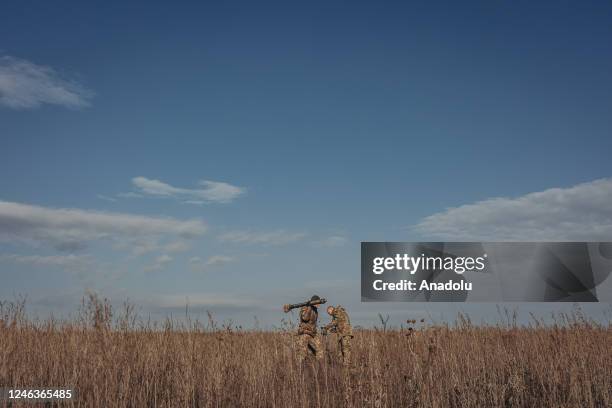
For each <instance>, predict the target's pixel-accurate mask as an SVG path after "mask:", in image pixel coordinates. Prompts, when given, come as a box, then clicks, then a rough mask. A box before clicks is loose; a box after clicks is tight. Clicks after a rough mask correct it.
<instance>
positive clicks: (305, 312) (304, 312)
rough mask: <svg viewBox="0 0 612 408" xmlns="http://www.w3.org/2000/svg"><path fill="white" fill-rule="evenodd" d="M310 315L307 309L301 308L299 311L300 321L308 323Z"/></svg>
mask: <svg viewBox="0 0 612 408" xmlns="http://www.w3.org/2000/svg"><path fill="white" fill-rule="evenodd" d="M310 313H311V311H310V309H309V308H307V307H303V308H302V309H301V310H300V319H301V320H302V321H303V322H309V321H310V318H311V316H310Z"/></svg>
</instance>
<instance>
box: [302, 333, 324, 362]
mask: <svg viewBox="0 0 612 408" xmlns="http://www.w3.org/2000/svg"><path fill="white" fill-rule="evenodd" d="M298 348H299V352H300V359H301V360H305V359H306V358H308V357H309V356H314V357H315V358H316V359H317V360H320V359H321V358H323V349H322V347H321V336H320V335H319V334H318V333H317V334H315V335H314V336H311V335H309V334H299V335H298Z"/></svg>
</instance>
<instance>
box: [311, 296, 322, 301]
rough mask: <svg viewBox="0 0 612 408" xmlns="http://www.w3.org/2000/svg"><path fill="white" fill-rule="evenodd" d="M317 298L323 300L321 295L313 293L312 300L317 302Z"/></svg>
mask: <svg viewBox="0 0 612 408" xmlns="http://www.w3.org/2000/svg"><path fill="white" fill-rule="evenodd" d="M317 300H321V298H320V297H319V295H312V297H311V298H310V301H311V302H315V301H317Z"/></svg>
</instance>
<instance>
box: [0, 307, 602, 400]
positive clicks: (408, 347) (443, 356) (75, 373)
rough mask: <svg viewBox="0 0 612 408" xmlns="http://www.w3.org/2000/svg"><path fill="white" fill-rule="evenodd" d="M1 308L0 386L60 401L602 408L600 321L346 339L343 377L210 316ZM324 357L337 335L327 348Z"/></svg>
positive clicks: (284, 340)
mask: <svg viewBox="0 0 612 408" xmlns="http://www.w3.org/2000/svg"><path fill="white" fill-rule="evenodd" d="M22 306H23V305H19V304H17V305H15V304H6V303H5V304H3V305H2V307H1V313H2V316H0V317H1V318H2V320H3V323H2V325H0V386H4V387H6V386H11V387H42V386H71V387H73V388H74V389H76V391H77V398H76V399H75V400H73V401H72V402H70V403H62V404H61V405H66V406H70V405H74V406H87V407H111V406H131V407H144V406H160V407H167V406H197V407H231V406H248V407H317V406H323V407H328V406H332V407H334V406H359V407H361V406H374V407H417V406H419V407H420V406H425V407H482V406H487V407H500V406H509V407H514V406H516V407H543V406H555V407H579V406H588V407H609V406H612V347H611V345H612V331H611V327H610V324H608V325H601V324H596V323H594V322H590V321H588V320H587V319H585V318H583V317H581V316H580V314H579V313H578V314H575V315H573V316H571V317H569V316H560V317H559V319H558V320H557V323H555V324H552V325H548V326H545V325H542V324H541V323H539V322H538V321H534V323H533V324H531V325H530V326H527V327H517V326H516V325H515V324H514V323H513V322H512V321H510V322H509V323H507V324H505V325H503V326H501V325H500V326H484V327H483V326H475V325H472V324H471V323H470V322H469V320H468V319H467V318H465V317H461V318H460V319H459V320H458V323H457V324H456V325H453V326H452V327H451V326H436V327H434V326H428V325H426V324H423V323H417V322H416V321H409V324H410V327H413V326H415V327H413V328H412V330H409V329H407V328H402V329H394V330H357V331H356V335H355V339H354V342H353V356H354V362H353V365H352V367H351V368H350V369H349V370H343V368H342V367H341V366H340V365H339V364H338V363H337V362H336V361H335V360H334V358H333V356H331V355H328V356H327V357H326V358H325V359H324V361H322V362H320V363H319V362H306V363H303V364H301V363H299V362H298V361H297V359H296V354H295V350H294V349H293V341H292V340H293V335H292V334H291V333H290V332H288V331H284V330H278V331H274V332H265V331H257V330H249V331H246V330H238V329H236V328H235V327H230V326H221V327H218V326H217V325H216V324H215V322H214V321H212V319H210V320H209V321H208V322H207V323H206V324H202V323H199V322H189V323H182V324H179V323H176V322H173V321H170V320H169V321H167V322H165V323H164V324H161V325H156V324H153V323H147V322H142V321H140V320H138V319H137V318H136V317H135V316H134V315H133V308H131V307H129V306H128V307H126V309H125V310H124V311H123V312H122V315H121V316H118V317H114V316H113V315H112V313H111V312H112V311H111V308H110V307H109V306H108V305H107V304H106V303H105V302H103V301H100V300H98V299H97V298H96V297H95V296H91V297H90V298H89V300H88V301H87V302H84V304H83V310H81V313H80V317H79V318H78V319H76V320H75V321H73V322H56V321H53V320H52V319H49V320H46V321H42V322H35V321H31V320H28V319H27V318H25V317H24V314H23V309H22ZM326 343H327V346H328V348H329V349H330V351H333V349H334V347H335V342H334V338H333V337H332V336H330V337H329V338H327V339H326Z"/></svg>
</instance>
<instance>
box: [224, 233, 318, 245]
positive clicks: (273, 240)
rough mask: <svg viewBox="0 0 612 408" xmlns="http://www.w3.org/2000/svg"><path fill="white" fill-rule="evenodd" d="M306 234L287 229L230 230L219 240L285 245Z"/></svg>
mask: <svg viewBox="0 0 612 408" xmlns="http://www.w3.org/2000/svg"><path fill="white" fill-rule="evenodd" d="M306 235H307V234H306V233H304V232H288V231H285V230H275V231H269V232H253V231H228V232H225V233H223V234H221V235H219V237H218V240H219V241H221V242H231V243H244V244H263V245H285V244H290V243H293V242H296V241H299V240H301V239H303V238H304V237H305V236H306Z"/></svg>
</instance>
